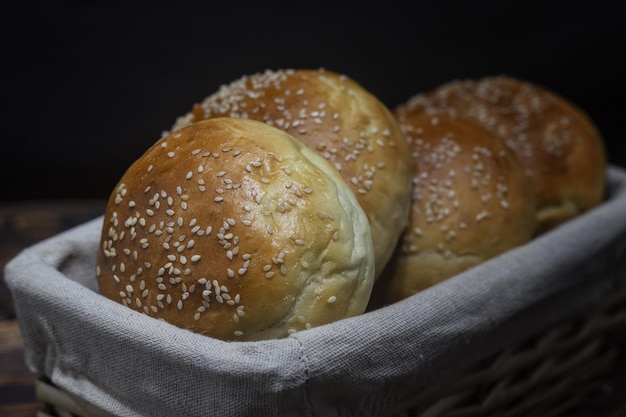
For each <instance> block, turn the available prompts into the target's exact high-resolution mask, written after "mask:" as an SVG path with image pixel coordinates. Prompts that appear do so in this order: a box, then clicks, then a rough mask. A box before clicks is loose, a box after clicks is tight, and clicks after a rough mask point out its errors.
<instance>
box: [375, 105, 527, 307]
mask: <svg viewBox="0 0 626 417" xmlns="http://www.w3.org/2000/svg"><path fill="white" fill-rule="evenodd" d="M401 126H402V128H403V129H404V131H405V134H406V136H407V138H408V139H409V141H410V142H411V144H412V151H413V154H412V155H413V157H414V160H415V176H414V179H413V185H414V190H413V206H412V210H411V216H410V225H409V227H408V229H407V231H406V232H405V234H404V236H403V238H402V240H401V244H400V245H399V246H398V248H397V251H396V253H395V255H394V257H393V258H392V261H391V262H390V263H389V267H388V269H387V270H386V271H385V275H384V277H383V278H381V279H380V280H379V282H378V283H377V284H376V285H377V286H375V290H374V291H375V292H376V291H380V292H382V293H384V294H376V295H375V297H376V298H377V299H380V298H383V299H384V302H385V303H390V302H393V301H397V300H400V299H403V298H406V297H408V296H410V295H412V294H414V293H417V292H419V291H421V290H423V289H425V288H428V287H430V286H432V285H434V284H436V283H438V282H441V281H442V280H444V279H447V278H449V277H451V276H453V275H456V274H458V273H460V272H462V271H465V270H466V269H468V268H470V267H472V266H475V265H477V264H479V263H481V262H484V261H486V260H487V259H490V258H492V257H494V256H496V255H498V254H500V253H503V252H504V251H506V250H509V249H511V248H513V247H515V246H518V245H520V244H523V243H525V242H528V241H529V240H530V239H531V237H532V234H533V230H534V229H535V214H534V213H535V205H534V198H533V193H532V189H531V185H530V182H529V180H528V178H527V177H526V176H525V174H524V169H523V167H522V165H521V164H520V162H519V161H518V160H517V158H516V157H515V155H514V154H513V152H512V151H511V150H510V149H508V148H507V147H506V145H505V144H504V142H502V141H501V140H500V139H499V138H497V137H496V136H495V135H493V134H491V133H490V132H489V131H487V130H485V129H483V128H481V127H480V126H478V125H476V124H473V123H470V122H466V121H463V120H459V119H453V118H450V117H447V116H445V115H437V116H430V115H427V114H425V113H423V112H411V111H410V110H408V109H403V111H402V122H401Z"/></svg>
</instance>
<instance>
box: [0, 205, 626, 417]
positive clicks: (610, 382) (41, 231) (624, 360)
mask: <svg viewBox="0 0 626 417" xmlns="http://www.w3.org/2000/svg"><path fill="white" fill-rule="evenodd" d="M104 208H105V202H104V201H93V200H69V201H41V202H37V201H33V202H18V203H10V204H8V203H0V268H2V269H0V417H37V416H38V415H39V416H41V415H43V414H42V411H44V409H45V407H44V404H43V403H42V402H41V401H38V400H37V397H36V396H35V389H34V383H35V379H36V377H35V375H33V374H32V373H31V372H29V370H28V369H27V368H26V366H25V364H24V342H23V339H22V337H21V333H20V329H19V325H18V322H17V319H16V316H15V309H14V304H13V301H12V299H11V295H10V293H9V290H8V289H7V287H6V285H5V283H4V279H3V268H4V265H5V264H6V262H8V261H9V260H10V259H11V258H13V257H14V256H16V255H17V254H18V253H19V252H20V251H21V250H22V249H23V248H26V247H28V246H30V245H32V244H34V243H37V242H39V241H41V240H43V239H45V238H48V237H51V236H53V235H56V234H58V233H59V232H61V231H63V230H67V229H69V228H71V227H73V226H77V225H79V224H81V223H84V222H86V221H88V220H91V219H93V218H95V217H97V216H99V215H101V214H102V213H103V212H104ZM623 351H624V354H623V355H622V357H621V359H620V361H619V363H618V364H617V366H616V367H615V370H614V372H613V373H612V374H611V375H610V376H608V377H607V380H606V384H605V387H604V390H605V392H604V393H603V394H602V395H600V396H599V399H598V401H597V402H594V403H593V404H588V405H587V406H586V407H584V408H583V409H581V410H578V411H577V412H576V413H570V414H569V415H568V417H626V346H624V349H623ZM48 411H49V410H48ZM38 413H39V414H38Z"/></svg>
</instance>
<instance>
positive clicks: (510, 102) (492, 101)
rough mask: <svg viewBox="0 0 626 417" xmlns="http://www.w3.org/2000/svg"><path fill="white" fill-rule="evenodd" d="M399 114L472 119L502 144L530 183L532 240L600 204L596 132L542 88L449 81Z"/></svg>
mask: <svg viewBox="0 0 626 417" xmlns="http://www.w3.org/2000/svg"><path fill="white" fill-rule="evenodd" d="M405 111H410V112H424V113H426V114H429V115H441V114H445V115H448V116H450V117H453V118H457V119H463V120H471V121H473V122H476V123H478V124H480V125H481V126H482V127H484V128H486V129H488V130H490V131H491V132H493V133H495V134H496V135H498V136H499V137H500V138H502V139H503V140H504V141H505V143H506V144H507V145H508V146H509V147H510V148H511V149H513V150H514V151H515V153H516V155H517V157H518V158H519V159H520V161H522V163H523V165H524V167H525V168H526V173H527V175H528V176H529V177H530V178H531V180H532V183H533V186H534V190H535V196H536V199H537V219H538V230H537V233H542V232H545V231H547V230H549V229H551V228H553V227H555V226H556V225H558V224H560V223H562V222H563V221H565V220H567V219H570V218H572V217H574V216H576V215H578V214H580V213H583V212H585V211H587V210H588V209H590V208H592V207H594V206H596V205H598V204H599V203H600V202H601V201H602V199H603V197H604V191H605V175H606V167H607V161H606V156H605V149H604V143H603V139H602V137H601V135H600V133H599V132H598V130H597V129H596V127H595V126H594V124H593V123H592V121H591V120H590V119H589V117H588V116H587V115H586V114H585V113H584V112H583V111H582V110H581V109H580V108H578V107H576V106H575V105H574V104H572V103H571V102H569V101H567V100H566V99H564V98H562V97H559V96H558V95H556V94H555V93H554V92H551V91H548V90H547V89H545V88H543V87H540V86H538V85H534V84H531V83H529V82H526V81H522V80H518V79H515V78H512V77H508V76H493V77H485V78H482V79H477V80H458V81H452V82H449V83H447V84H444V85H442V86H440V87H438V88H436V89H434V90H433V91H431V92H429V93H426V94H420V95H418V96H415V97H413V98H412V99H410V100H409V102H408V103H407V104H406V105H405V107H404V110H401V112H400V113H402V112H405ZM400 117H402V114H400Z"/></svg>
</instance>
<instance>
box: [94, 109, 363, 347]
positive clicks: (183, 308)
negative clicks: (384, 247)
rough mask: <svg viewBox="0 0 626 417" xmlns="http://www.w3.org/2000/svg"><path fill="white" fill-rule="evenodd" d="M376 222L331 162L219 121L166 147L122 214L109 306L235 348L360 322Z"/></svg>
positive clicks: (107, 227)
mask: <svg viewBox="0 0 626 417" xmlns="http://www.w3.org/2000/svg"><path fill="white" fill-rule="evenodd" d="M373 259H374V257H373V246H372V241H371V236H370V230H369V225H368V221H367V218H366V216H365V214H364V213H363V211H362V209H361V207H360V206H359V204H358V202H357V200H356V198H355V197H354V195H353V193H352V191H351V189H350V187H349V186H348V185H347V184H346V183H345V181H343V179H342V178H341V176H340V175H339V174H338V172H337V171H336V170H335V169H334V168H333V167H332V166H331V165H330V164H329V163H328V162H327V161H326V160H324V159H323V158H321V157H320V156H319V155H317V154H316V153H315V152H313V151H311V150H310V149H309V148H307V147H306V146H304V145H303V144H302V143H300V142H299V141H297V140H296V139H294V138H293V137H292V136H290V135H288V134H287V133H285V132H283V131H281V130H279V129H276V128H274V127H271V126H268V125H266V124H263V123H260V122H257V121H252V120H242V119H227V118H217V119H212V120H208V121H203V122H199V123H196V124H194V125H192V126H189V127H186V128H182V129H180V130H177V131H176V132H173V133H172V134H171V135H169V136H166V137H164V138H162V139H161V140H159V141H158V142H157V143H156V144H154V146H152V147H151V148H150V149H148V150H147V151H146V153H145V154H144V155H142V156H141V157H140V158H139V159H138V160H137V161H136V162H135V163H134V164H133V165H132V166H131V167H130V168H129V169H128V171H127V172H126V173H125V174H124V175H123V177H122V178H121V180H120V182H119V184H118V185H117V187H116V189H115V190H114V192H113V193H112V194H111V197H110V200H109V202H108V206H107V210H106V214H105V217H104V225H103V229H102V241H101V247H100V250H99V251H98V256H97V278H98V283H99V286H100V289H101V292H102V294H103V295H105V296H107V297H109V298H111V299H113V300H115V301H117V302H120V303H122V304H125V305H127V306H128V307H130V308H133V309H135V310H137V311H140V312H143V313H145V314H147V315H149V316H151V317H155V318H158V319H163V320H165V321H167V322H169V323H171V324H174V325H177V326H179V327H182V328H186V329H189V330H191V331H194V332H197V333H201V334H204V335H207V336H211V337H215V338H219V339H223V340H260V339H270V338H280V337H285V336H287V335H288V334H289V333H291V332H294V331H298V330H303V329H306V328H309V327H312V326H317V325H321V324H325V323H329V322H331V321H334V320H338V319H341V318H344V317H349V316H353V315H356V314H360V313H362V312H363V311H364V310H365V307H366V305H367V302H368V300H369V296H370V292H371V288H372V284H373V280H374V278H373V277H374V264H373V262H374V261H373Z"/></svg>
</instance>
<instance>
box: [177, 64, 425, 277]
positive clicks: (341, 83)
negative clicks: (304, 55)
mask: <svg viewBox="0 0 626 417" xmlns="http://www.w3.org/2000/svg"><path fill="white" fill-rule="evenodd" d="M222 116H227V117H237V118H249V119H254V120H259V121H263V122H265V123H267V124H269V125H272V126H275V127H278V128H280V129H282V130H284V131H286V132H288V133H289V134H291V135H292V136H294V137H296V138H298V139H299V140H301V141H302V142H303V143H305V144H306V145H307V146H309V147H310V148H311V149H313V150H315V151H316V152H317V153H319V154H320V155H322V156H323V157H324V158H326V159H327V160H328V161H329V162H330V163H331V164H332V165H333V166H334V167H335V168H336V169H337V170H338V171H339V172H340V173H341V175H342V177H343V178H344V180H345V181H346V182H347V183H348V184H349V185H350V186H351V187H352V190H353V192H354V193H355V194H356V196H357V199H358V201H359V203H360V205H361V207H363V210H364V211H365V214H366V215H367V217H368V220H369V222H370V227H371V230H372V236H373V241H374V249H375V262H376V276H378V274H379V273H380V272H381V271H382V269H383V267H384V266H385V264H386V263H387V262H388V260H389V258H390V257H391V254H392V252H393V248H394V247H395V246H396V244H397V242H398V239H399V237H400V235H401V234H402V231H403V230H404V228H405V227H406V225H407V222H408V213H409V208H410V204H411V175H412V172H413V169H412V165H411V164H412V160H411V158H410V156H409V152H408V147H407V145H406V143H405V141H404V138H403V136H402V132H401V131H400V128H399V126H398V124H397V121H396V120H395V117H394V116H393V114H392V113H391V112H390V111H389V109H388V108H387V107H386V106H385V105H384V104H383V103H381V102H380V100H378V99H377V98H376V97H375V96H374V95H372V94H371V93H370V92H368V91H367V90H366V89H365V88H363V87H362V86H361V85H359V84H358V83H356V82H355V81H354V80H352V79H350V78H348V77H346V76H344V75H340V74H337V73H334V72H331V71H327V70H308V69H299V70H291V69H289V70H278V71H266V72H264V73H257V74H252V75H247V76H243V77H241V78H240V79H238V80H235V81H233V82H232V83H230V84H229V85H225V86H222V87H221V88H220V89H219V91H216V92H215V93H213V94H212V95H210V96H208V97H207V98H205V99H204V100H203V101H202V102H201V103H200V104H197V105H195V106H194V107H193V109H192V110H191V111H190V112H189V113H188V114H186V115H185V116H183V117H180V118H179V119H178V120H177V122H176V123H175V125H174V126H173V130H176V129H179V128H181V127H184V126H188V125H189V124H191V123H193V122H196V121H199V120H203V119H209V118H212V117H222Z"/></svg>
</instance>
